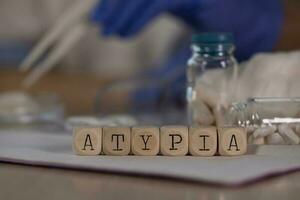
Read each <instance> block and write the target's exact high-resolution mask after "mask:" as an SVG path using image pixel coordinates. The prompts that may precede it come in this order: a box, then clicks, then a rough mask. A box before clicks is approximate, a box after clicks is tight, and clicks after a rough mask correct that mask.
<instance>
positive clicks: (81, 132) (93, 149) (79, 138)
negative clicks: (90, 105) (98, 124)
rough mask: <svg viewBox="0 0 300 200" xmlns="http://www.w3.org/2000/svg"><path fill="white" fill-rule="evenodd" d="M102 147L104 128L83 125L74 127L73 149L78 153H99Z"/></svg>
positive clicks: (87, 154)
mask: <svg viewBox="0 0 300 200" xmlns="http://www.w3.org/2000/svg"><path fill="white" fill-rule="evenodd" d="M101 149H102V129H101V128H93V127H85V128H83V127H81V128H74V129H73V151H74V152H75V154H77V155H82V156H93V155H99V154H100V153H101Z"/></svg>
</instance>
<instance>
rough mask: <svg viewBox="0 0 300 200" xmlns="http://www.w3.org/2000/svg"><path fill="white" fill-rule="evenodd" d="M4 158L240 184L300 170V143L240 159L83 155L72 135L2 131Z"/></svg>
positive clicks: (255, 149) (258, 151)
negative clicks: (75, 145) (78, 153)
mask: <svg viewBox="0 0 300 200" xmlns="http://www.w3.org/2000/svg"><path fill="white" fill-rule="evenodd" d="M0 161H2V162H10V163H19V164H27V165H37V166H49V167H59V168H69V169H80V170H92V171H99V172H110V173H125V174H129V175H139V176H145V177H151V176H153V177H163V178H176V179H179V180H181V179H182V180H190V181H199V182H209V183H215V184H224V185H240V184H245V183H249V182H252V181H255V180H259V179H261V178H264V177H268V176H271V175H277V174H283V173H286V172H289V171H295V170H300V146H299V145H283V146H279V145H277V146H272V145H268V146H267V145H263V146H260V147H258V146H252V147H250V149H249V151H248V155H244V156H238V157H221V156H215V157H193V156H184V157H167V156H153V157H152V156H151V157H144V156H124V157H121V156H105V155H99V156H77V155H75V154H74V153H73V152H72V136H71V134H68V133H55V132H53V133H49V132H48V133H46V132H39V131H24V130H23V131H22V130H0Z"/></svg>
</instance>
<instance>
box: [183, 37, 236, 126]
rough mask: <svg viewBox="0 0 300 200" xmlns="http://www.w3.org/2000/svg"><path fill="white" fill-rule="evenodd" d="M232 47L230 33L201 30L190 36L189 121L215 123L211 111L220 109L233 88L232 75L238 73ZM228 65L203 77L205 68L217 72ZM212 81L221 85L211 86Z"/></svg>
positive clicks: (205, 123)
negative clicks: (216, 75)
mask: <svg viewBox="0 0 300 200" xmlns="http://www.w3.org/2000/svg"><path fill="white" fill-rule="evenodd" d="M234 49H235V47H234V44H233V36H232V34H230V33H201V34H197V35H194V36H193V37H192V52H193V54H192V57H191V58H190V59H189V60H188V67H187V104H188V105H187V110H188V123H189V124H190V125H197V124H198V125H212V124H214V123H215V124H217V123H218V120H217V119H216V117H215V113H214V114H213V113H212V112H211V111H212V110H214V109H221V108H222V106H224V102H229V99H230V98H231V97H233V93H232V92H234V91H235V90H234V84H232V83H233V81H234V79H236V78H235V77H236V76H234V75H237V66H238V65H237V61H236V59H235V58H234V56H233V52H234ZM228 68H230V70H227V71H228V72H229V73H228V72H227V73H224V74H221V76H222V77H219V78H218V79H216V80H211V81H209V82H203V81H202V77H203V76H204V75H205V74H206V73H207V72H209V71H213V70H214V71H216V72H220V71H222V70H225V69H228ZM231 69H232V71H231ZM220 78H221V79H220ZM221 81H222V82H221ZM215 83H218V85H221V87H220V88H219V89H218V90H214V88H215V85H214V84H215ZM230 84H231V85H230ZM228 89H230V90H228ZM218 125H220V124H218Z"/></svg>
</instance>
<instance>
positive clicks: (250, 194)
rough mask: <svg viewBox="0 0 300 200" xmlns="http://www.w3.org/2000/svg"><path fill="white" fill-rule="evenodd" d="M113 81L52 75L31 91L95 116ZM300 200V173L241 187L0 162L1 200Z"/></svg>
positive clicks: (9, 83) (16, 79)
mask: <svg viewBox="0 0 300 200" xmlns="http://www.w3.org/2000/svg"><path fill="white" fill-rule="evenodd" d="M23 77H24V75H22V74H19V73H16V72H15V71H1V72H0V92H3V91H9V90H17V89H20V88H19V85H20V82H21V80H22V79H23ZM109 81H111V80H109V79H101V78H100V77H93V76H90V75H85V74H60V73H51V74H49V75H47V76H46V77H44V78H43V79H42V80H41V82H40V83H39V84H38V85H36V86H34V87H33V88H32V89H31V90H30V92H38V91H43V90H46V91H54V92H56V93H58V94H59V95H60V96H61V97H62V99H63V101H64V102H65V105H66V109H67V113H68V114H90V113H92V112H93V100H94V98H95V95H96V93H97V91H98V89H100V88H101V87H102V86H103V85H104V84H106V83H108V82H109ZM269 198H270V199H271V198H272V200H276V199H280V200H282V199H300V172H297V173H292V174H289V175H286V176H281V177H277V178H272V179H269V180H265V181H262V182H259V183H256V184H251V185H248V186H244V187H240V188H228V187H217V186H212V185H206V184H199V183H187V182H180V181H174V180H159V179H150V178H141V177H139V178H138V177H129V176H120V175H117V174H102V173H92V172H82V171H72V170H61V169H50V168H41V167H30V166H22V165H13V164H5V163H0V200H10V199H22V200H26V199H28V200H32V199H38V200H40V199H44V200H47V199H64V200H68V199H70V200H76V199H89V200H91V199H129V200H134V199H143V200H147V199H171V200H176V199H180V200H183V199H204V200H205V199H219V200H226V199H245V200H246V199H250V200H253V199H269Z"/></svg>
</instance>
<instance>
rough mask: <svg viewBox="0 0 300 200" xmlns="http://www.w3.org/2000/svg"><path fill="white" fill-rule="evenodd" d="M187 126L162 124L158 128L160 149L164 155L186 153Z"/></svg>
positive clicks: (182, 154) (181, 154)
mask: <svg viewBox="0 0 300 200" xmlns="http://www.w3.org/2000/svg"><path fill="white" fill-rule="evenodd" d="M188 145H189V144H188V128H187V127H185V126H163V127H161V128H160V151H161V153H162V155H165V156H184V155H186V154H187V153H188Z"/></svg>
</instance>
